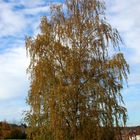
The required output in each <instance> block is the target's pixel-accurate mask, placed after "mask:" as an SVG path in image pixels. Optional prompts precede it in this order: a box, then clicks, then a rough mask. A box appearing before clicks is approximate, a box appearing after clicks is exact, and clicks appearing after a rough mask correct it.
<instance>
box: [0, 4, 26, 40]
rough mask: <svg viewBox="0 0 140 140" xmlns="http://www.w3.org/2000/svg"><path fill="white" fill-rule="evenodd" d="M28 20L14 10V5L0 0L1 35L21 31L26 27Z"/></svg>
mask: <svg viewBox="0 0 140 140" xmlns="http://www.w3.org/2000/svg"><path fill="white" fill-rule="evenodd" d="M26 26H27V25H26V20H25V19H24V16H23V15H21V14H20V13H17V12H14V11H13V10H12V5H10V4H8V3H5V2H0V31H1V32H0V37H2V36H8V35H13V36H15V34H18V33H20V32H21V31H22V30H23V29H24V28H25V27H26Z"/></svg>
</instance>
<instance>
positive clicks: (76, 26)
mask: <svg viewBox="0 0 140 140" xmlns="http://www.w3.org/2000/svg"><path fill="white" fill-rule="evenodd" d="M40 29H41V33H39V34H38V35H37V36H36V38H31V37H28V38H27V39H26V48H27V52H28V54H29V56H30V65H29V67H28V73H30V81H31V83H30V90H29V93H28V98H27V103H28V104H29V105H30V107H31V108H30V110H29V111H28V112H27V114H26V118H25V119H26V121H27V123H28V128H27V133H28V137H29V138H32V139H33V140H39V139H41V140H113V139H116V138H115V133H116V132H115V131H116V130H118V131H119V128H120V126H122V125H125V123H126V117H127V114H126V108H125V107H123V98H122V95H121V89H122V88H123V81H124V80H127V74H128V72H129V67H128V64H127V62H126V60H125V58H124V56H123V53H122V52H121V51H120V48H119V44H120V42H121V38H120V35H119V33H118V31H117V30H116V29H114V28H112V27H111V25H110V24H109V23H108V22H107V21H106V18H105V4H104V2H102V1H101V0H66V1H65V8H63V6H62V5H53V6H51V13H50V18H49V19H47V17H43V18H42V20H41V25H40ZM114 126H115V129H114ZM117 128H118V129H117Z"/></svg>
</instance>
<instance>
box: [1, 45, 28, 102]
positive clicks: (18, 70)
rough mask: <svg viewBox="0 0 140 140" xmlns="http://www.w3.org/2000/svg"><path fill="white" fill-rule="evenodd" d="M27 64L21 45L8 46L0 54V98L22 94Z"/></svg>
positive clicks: (25, 87) (24, 90)
mask: <svg viewBox="0 0 140 140" xmlns="http://www.w3.org/2000/svg"><path fill="white" fill-rule="evenodd" d="M27 65H28V60H27V59H26V52H25V49H24V48H23V47H18V48H10V49H7V50H6V51H4V52H3V53H1V54H0V100H2V99H7V98H14V97H17V96H23V95H22V94H23V93H25V92H26V89H27V75H26V68H27ZM24 96H25V95H24Z"/></svg>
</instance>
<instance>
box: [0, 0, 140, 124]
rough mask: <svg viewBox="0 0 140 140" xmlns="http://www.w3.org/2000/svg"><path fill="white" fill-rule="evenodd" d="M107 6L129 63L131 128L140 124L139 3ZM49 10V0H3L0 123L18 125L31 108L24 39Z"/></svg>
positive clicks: (127, 96)
mask: <svg viewBox="0 0 140 140" xmlns="http://www.w3.org/2000/svg"><path fill="white" fill-rule="evenodd" d="M49 1H54V0H49ZM55 2H58V1H57V0H55ZM106 6H107V11H106V15H107V19H108V21H109V22H110V23H111V25H112V26H113V27H115V28H117V29H118V30H119V32H120V34H121V36H122V38H123V40H124V42H125V47H123V48H122V50H123V52H124V54H125V56H126V59H127V61H128V63H129V64H130V71H131V73H130V76H129V80H128V84H129V86H128V88H127V87H125V88H124V90H123V92H122V93H123V97H124V101H125V104H126V107H127V109H128V125H140V51H139V45H140V39H139V35H140V1H139V0H129V1H128V0H121V2H120V0H113V1H112V0H106ZM48 11H49V7H48V3H47V2H46V0H0V120H7V121H11V122H12V121H18V122H19V121H20V120H21V119H22V113H23V111H24V110H26V109H27V108H28V106H27V105H26V103H25V99H26V97H27V93H28V88H29V80H28V75H26V68H27V66H28V64H29V60H28V59H27V57H26V50H25V37H26V36H27V35H32V36H35V35H36V34H37V33H38V32H39V23H40V17H41V16H42V15H47V14H48Z"/></svg>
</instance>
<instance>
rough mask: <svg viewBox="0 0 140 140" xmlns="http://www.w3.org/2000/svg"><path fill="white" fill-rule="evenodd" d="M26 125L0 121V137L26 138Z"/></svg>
mask: <svg viewBox="0 0 140 140" xmlns="http://www.w3.org/2000/svg"><path fill="white" fill-rule="evenodd" d="M25 129H26V125H24V124H21V125H17V124H9V123H7V122H6V121H4V122H0V139H26V133H25Z"/></svg>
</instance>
